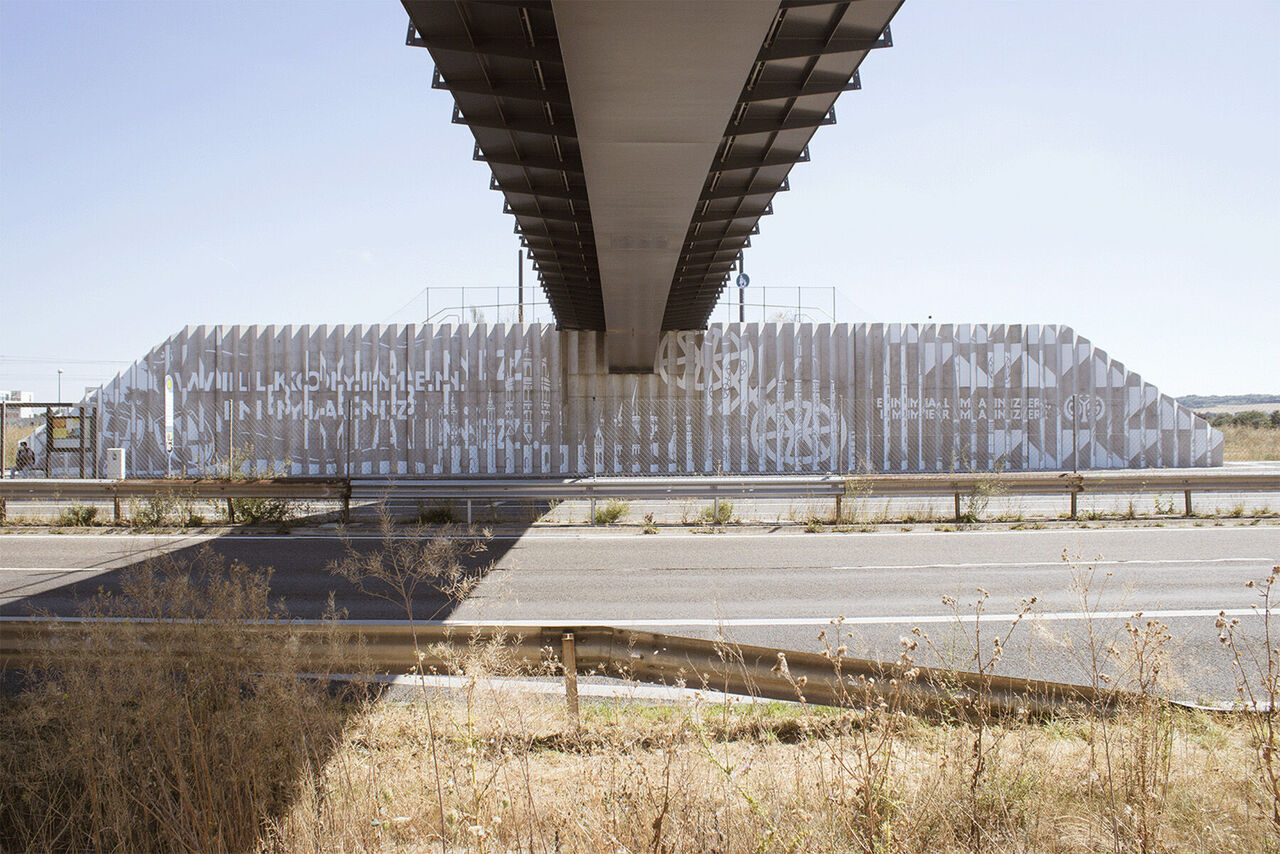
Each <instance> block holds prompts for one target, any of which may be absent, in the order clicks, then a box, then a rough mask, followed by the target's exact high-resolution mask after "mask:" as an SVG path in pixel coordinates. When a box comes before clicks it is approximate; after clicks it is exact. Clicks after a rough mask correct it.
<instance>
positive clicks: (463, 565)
mask: <svg viewBox="0 0 1280 854" xmlns="http://www.w3.org/2000/svg"><path fill="white" fill-rule="evenodd" d="M361 510H363V512H360V511H361ZM544 510H545V506H530V505H528V504H520V505H513V506H509V507H503V506H501V505H498V506H496V507H490V506H486V507H485V514H484V515H481V514H480V513H477V514H476V517H475V518H476V520H477V522H479V523H480V524H476V525H473V526H471V527H467V526H463V525H458V524H451V523H446V524H430V523H420V522H417V521H416V519H415V518H414V516H413V515H412V514H409V515H406V514H405V513H404V512H402V511H403V508H400V509H399V512H398V510H397V508H392V511H391V513H390V514H389V519H390V523H389V524H387V523H386V522H385V521H382V520H380V519H379V518H378V515H379V512H380V511H379V510H378V509H377V508H374V507H372V506H370V507H365V508H358V509H355V510H354V512H353V524H352V525H350V526H343V527H340V528H298V529H295V530H293V531H290V532H287V533H280V532H278V531H277V530H276V529H275V528H273V527H258V528H252V527H245V528H240V529H236V530H233V531H231V532H229V533H224V534H218V535H213V536H208V537H204V536H199V535H189V536H188V535H184V534H182V532H174V533H171V534H169V535H168V536H169V537H172V539H168V537H167V536H166V534H164V533H162V532H153V533H154V538H153V539H152V540H151V541H150V542H146V543H142V544H137V545H134V546H128V545H124V543H125V542H126V541H124V540H123V539H122V538H116V537H113V536H110V535H107V536H104V537H103V540H102V542H104V543H121V544H122V545H121V548H120V550H119V552H116V553H114V554H111V555H110V556H108V557H106V558H101V559H97V563H98V565H99V566H101V567H102V568H101V569H99V568H98V567H97V566H92V565H91V566H87V567H84V566H83V564H84V563H92V561H81V562H78V563H77V564H76V567H77V569H74V570H71V569H68V568H66V567H58V568H51V569H49V570H40V569H38V568H33V569H27V570H23V571H21V572H15V573H13V574H12V577H9V578H4V577H0V597H3V598H6V599H9V600H10V601H8V602H5V603H3V604H0V617H29V616H38V615H45V616H56V617H73V616H79V615H80V612H81V610H82V608H83V607H84V605H85V603H87V602H89V601H90V600H92V599H93V598H94V597H95V596H98V595H99V594H101V593H110V594H112V595H121V594H122V593H123V588H122V584H121V582H122V579H124V578H125V577H126V575H127V574H128V573H129V572H130V571H131V570H135V569H138V568H141V567H145V566H146V565H148V564H149V563H152V562H155V561H156V560H158V559H161V558H163V559H164V560H166V561H170V562H176V563H186V564H192V565H194V563H195V562H196V561H197V560H198V559H200V560H208V559H213V560H216V561H220V562H222V563H224V564H225V565H227V566H231V565H233V564H234V565H240V566H243V567H245V568H247V569H249V570H254V571H261V572H267V571H269V572H270V587H271V593H272V595H273V597H275V599H276V601H278V602H279V603H280V604H281V605H282V606H283V608H284V611H285V612H286V613H287V615H288V617H289V618H291V619H304V620H316V619H321V618H324V617H326V616H328V615H329V613H330V603H331V602H332V604H333V606H334V607H335V608H336V611H337V613H338V615H339V616H343V617H345V618H347V619H351V620H405V619H408V618H410V617H412V619H414V620H444V619H448V618H449V617H450V616H451V615H452V614H453V612H454V611H455V610H456V609H457V607H458V606H459V605H460V604H461V603H462V602H463V601H465V593H466V592H467V591H468V590H469V589H470V588H471V587H473V586H474V585H475V584H477V583H479V582H480V581H482V580H483V579H484V577H485V576H486V575H487V574H488V572H489V570H490V569H491V568H493V566H494V565H496V564H497V563H498V562H500V561H501V560H502V559H503V557H505V556H506V554H507V553H508V552H509V551H510V550H511V548H512V547H513V546H514V545H515V543H516V542H517V541H518V540H519V539H520V538H521V537H522V536H523V535H524V534H525V533H526V532H527V531H528V529H529V528H530V527H531V526H532V524H533V522H534V521H536V519H537V518H538V516H539V515H541V512H542V511H544ZM397 520H399V521H397ZM407 520H412V521H408V523H407V524H406V521H407ZM486 531H489V532H491V533H490V534H486ZM147 536H148V537H150V536H151V534H148V535H147ZM440 540H446V541H452V542H455V543H457V544H458V545H459V548H458V549H457V550H456V551H455V552H454V553H453V554H451V555H445V556H447V557H451V558H455V559H456V560H457V564H458V571H457V572H456V573H443V574H442V573H438V572H434V569H435V568H433V567H431V566H429V565H422V566H417V567H413V568H412V569H413V570H414V571H417V572H419V573H420V575H421V581H420V583H419V584H417V585H416V586H415V589H414V591H413V596H412V597H411V599H410V602H409V605H410V608H411V611H412V613H409V609H407V608H406V606H405V604H403V602H400V601H388V599H387V598H384V597H383V596H382V595H379V594H383V593H394V591H391V590H388V589H387V587H386V585H382V584H379V583H378V582H377V581H376V580H374V579H367V580H365V581H363V582H360V583H357V582H353V581H352V580H351V579H350V578H349V577H347V576H349V575H351V573H350V572H337V571H335V570H336V568H337V567H338V566H340V565H343V566H346V567H352V566H356V567H361V568H363V569H366V570H370V569H373V567H374V566H375V565H376V563H377V560H376V558H377V557H378V556H382V558H383V563H384V565H387V564H390V563H391V561H392V560H393V559H398V560H403V559H405V557H406V556H408V557H410V558H412V559H417V560H420V561H430V560H432V559H433V558H439V557H441V556H442V554H443V553H446V552H449V550H448V549H442V548H431V547H430V546H432V545H438V542H439V541H440ZM18 541H19V542H20V539H19V540H18ZM415 552H416V553H417V554H416V555H415V554H414V553H415ZM388 568H389V567H388ZM365 574H366V575H369V574H371V573H368V572H366V573H365ZM392 598H393V599H396V598H398V597H392Z"/></svg>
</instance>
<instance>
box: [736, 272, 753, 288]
mask: <svg viewBox="0 0 1280 854" xmlns="http://www.w3.org/2000/svg"><path fill="white" fill-rule="evenodd" d="M737 282H738V287H740V288H745V287H746V286H747V285H749V284H751V279H750V278H749V277H748V276H747V274H746V273H739V274H738V279H737Z"/></svg>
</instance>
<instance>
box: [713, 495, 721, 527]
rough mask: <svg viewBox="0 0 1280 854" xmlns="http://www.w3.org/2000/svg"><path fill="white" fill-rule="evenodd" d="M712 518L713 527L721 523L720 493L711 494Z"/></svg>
mask: <svg viewBox="0 0 1280 854" xmlns="http://www.w3.org/2000/svg"><path fill="white" fill-rule="evenodd" d="M711 520H712V521H711V527H713V528H714V527H715V526H717V525H719V524H720V496H719V495H712V496H711Z"/></svg>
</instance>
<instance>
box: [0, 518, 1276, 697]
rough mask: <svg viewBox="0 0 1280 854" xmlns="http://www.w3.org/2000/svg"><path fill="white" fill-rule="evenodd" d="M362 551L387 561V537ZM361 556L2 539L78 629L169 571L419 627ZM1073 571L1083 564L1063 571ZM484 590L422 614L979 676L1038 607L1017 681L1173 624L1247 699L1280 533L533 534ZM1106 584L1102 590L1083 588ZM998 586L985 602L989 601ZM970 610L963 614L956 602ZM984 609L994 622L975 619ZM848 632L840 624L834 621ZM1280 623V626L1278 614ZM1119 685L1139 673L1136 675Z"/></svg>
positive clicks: (4, 591)
mask: <svg viewBox="0 0 1280 854" xmlns="http://www.w3.org/2000/svg"><path fill="white" fill-rule="evenodd" d="M351 545H352V546H354V547H355V548H357V549H360V550H368V549H372V548H377V546H378V540H377V539H376V537H375V536H372V535H368V536H363V537H358V538H356V539H353V540H352V541H351ZM343 548H344V544H343V541H342V540H340V539H339V538H338V537H337V536H336V535H334V534H323V535H318V534H308V535H287V536H223V537H203V536H191V537H187V536H176V535H154V536H152V535H113V534H105V535H83V536H82V535H5V536H0V615H6V616H21V615H29V614H31V613H34V612H36V611H49V612H52V613H56V614H64V615H71V614H74V613H75V612H76V608H77V602H78V601H79V600H83V599H84V598H87V597H88V596H90V595H92V593H93V592H94V591H95V590H96V589H98V588H99V587H100V586H105V587H111V586H113V585H114V584H116V583H117V582H118V580H119V578H120V575H121V573H122V571H124V570H125V569H126V568H127V567H130V566H133V565H136V564H139V563H141V562H143V561H145V560H147V559H149V558H153V557H156V556H158V555H170V556H173V557H175V558H177V559H180V560H190V559H193V558H194V557H195V556H196V555H197V554H198V553H200V552H201V550H205V549H207V550H208V551H209V552H210V553H211V554H214V555H217V556H218V557H220V558H222V559H225V560H228V561H230V560H237V561H240V562H243V563H245V564H247V565H250V566H255V567H268V566H269V567H272V568H273V569H274V574H273V576H272V589H273V592H274V594H275V595H277V596H281V597H283V599H284V602H285V605H286V607H287V608H288V610H289V612H290V614H292V615H294V616H297V617H303V618H315V617H318V616H319V615H320V614H321V612H322V611H323V609H324V607H325V605H326V603H327V600H328V596H329V593H330V592H331V591H333V592H334V593H335V595H336V597H337V604H338V606H339V607H340V608H345V609H347V611H348V612H349V614H350V616H351V618H353V619H364V620H382V619H392V620H399V619H404V618H405V614H404V613H403V610H402V609H397V608H395V607H394V606H392V605H390V604H389V603H386V602H384V601H382V600H378V599H374V598H371V597H368V596H365V595H362V594H360V593H359V592H357V591H355V590H353V589H351V588H350V587H349V586H348V585H345V584H343V583H340V580H339V579H336V578H335V577H334V576H333V575H332V574H331V573H330V572H329V571H328V569H327V566H328V565H329V564H330V563H331V562H332V561H333V560H335V559H337V558H338V557H339V556H340V554H341V552H342V550H343ZM1064 555H1065V556H1066V558H1067V559H1064ZM480 564H483V565H478V571H480V572H483V578H482V580H481V581H480V582H479V584H478V585H477V586H476V587H475V588H474V590H473V591H472V592H471V594H470V596H468V597H467V598H466V599H465V600H464V601H462V602H461V603H455V602H451V601H450V600H449V599H448V598H447V597H445V596H443V595H440V594H439V593H438V592H426V593H424V594H422V595H421V596H420V597H419V600H418V602H417V603H416V605H415V610H416V612H417V613H416V614H415V617H416V618H419V619H421V618H439V619H447V620H450V621H455V622H473V621H496V622H502V623H506V624H510V625H512V626H513V627H517V628H518V627H519V626H520V625H521V624H523V623H548V622H550V623H557V622H560V623H568V624H573V623H577V624H585V623H602V624H612V625H622V626H629V627H636V628H643V629H646V630H649V631H657V632H665V633H669V634H683V635H694V636H704V637H715V636H721V635H723V636H726V637H728V638H730V639H732V640H735V641H737V642H740V643H749V644H759V645H765V646H773V647H781V648H788V649H805V650H814V649H817V648H819V645H820V643H821V642H820V641H819V633H821V632H823V631H824V630H825V631H826V632H827V637H828V638H831V637H833V636H834V635H835V634H836V632H837V631H838V632H839V633H840V635H841V637H840V641H839V643H842V644H844V645H845V646H847V649H848V654H850V655H855V656H865V657H875V658H896V657H897V656H898V654H899V651H900V639H901V638H903V637H914V635H913V629H919V630H920V631H921V632H923V633H925V634H927V635H928V636H929V643H925V644H922V646H921V648H920V649H918V650H917V651H916V653H915V655H916V657H917V660H918V661H920V662H921V663H930V664H933V663H950V664H953V665H956V666H961V667H965V668H966V669H971V667H972V662H971V659H972V657H973V654H974V648H975V641H974V638H975V634H976V633H977V632H980V633H981V634H980V638H979V640H978V646H977V648H978V649H980V650H981V652H982V654H983V655H984V656H986V655H989V654H990V648H991V647H990V640H991V638H993V637H994V636H995V635H996V634H997V633H999V634H1000V635H1002V636H1003V634H1004V633H1005V632H1007V631H1008V630H1009V627H1010V625H1011V624H1012V623H1013V620H1014V618H1015V616H1016V615H1017V614H1018V613H1019V612H1021V611H1022V610H1023V609H1024V608H1027V606H1026V605H1025V600H1028V599H1030V598H1031V597H1035V603H1034V605H1031V606H1029V608H1027V610H1026V616H1025V617H1024V618H1023V619H1022V620H1021V622H1020V623H1019V624H1018V625H1017V627H1016V628H1015V629H1014V630H1013V633H1012V635H1011V637H1010V642H1009V645H1008V648H1007V651H1006V653H1005V657H1004V660H1003V661H1002V663H1001V670H1002V671H1003V672H1009V673H1020V674H1027V675H1033V676H1037V677H1040V678H1049V679H1059V680H1065V681H1088V680H1089V679H1090V678H1091V676H1090V670H1091V668H1089V667H1087V666H1083V664H1082V662H1083V661H1084V660H1085V659H1087V658H1088V652H1087V646H1088V642H1089V637H1090V635H1091V634H1092V637H1093V638H1094V639H1095V640H1096V641H1097V642H1098V644H1099V646H1100V647H1102V648H1105V646H1106V645H1108V644H1112V643H1114V644H1115V645H1116V646H1117V647H1118V648H1120V649H1122V650H1124V649H1127V648H1128V646H1129V643H1130V642H1129V640H1128V637H1129V636H1128V635H1127V634H1126V633H1125V632H1124V630H1123V629H1124V624H1125V622H1126V620H1127V619H1128V618H1130V616H1131V615H1132V614H1133V613H1135V612H1137V611H1141V612H1143V615H1144V616H1143V618H1142V619H1141V620H1139V621H1138V623H1139V624H1140V625H1144V624H1145V622H1146V621H1147V620H1149V619H1155V620H1158V621H1160V622H1162V623H1164V624H1167V625H1168V626H1169V630H1170V634H1171V636H1172V637H1171V640H1170V642H1169V646H1168V651H1169V662H1168V666H1167V668H1166V672H1167V673H1168V674H1169V676H1170V677H1172V679H1173V680H1174V681H1173V683H1172V687H1173V689H1174V693H1176V694H1177V695H1178V696H1181V697H1184V698H1186V699H1192V700H1195V699H1205V700H1208V699H1219V700H1221V699H1227V698H1230V697H1231V696H1233V695H1234V682H1233V678H1232V676H1231V672H1230V670H1229V667H1228V659H1227V657H1226V655H1225V652H1224V651H1223V650H1222V649H1221V648H1220V644H1219V642H1218V632H1217V630H1216V629H1215V628H1214V619H1215V617H1216V616H1217V614H1218V613H1219V611H1223V610H1225V611H1227V612H1228V613H1229V614H1231V615H1238V616H1240V617H1241V619H1242V620H1243V621H1244V623H1245V626H1246V628H1256V627H1259V626H1260V625H1261V620H1260V618H1259V616H1257V615H1256V614H1253V613H1252V610H1251V609H1252V607H1253V606H1254V605H1256V604H1258V602H1259V599H1258V596H1257V591H1256V590H1251V589H1248V588H1246V587H1245V583H1246V582H1247V581H1249V580H1256V579H1261V578H1263V577H1265V576H1266V575H1267V573H1268V572H1269V570H1270V568H1271V567H1272V566H1274V565H1276V564H1280V526H1277V525H1268V524H1259V525H1236V526H1227V527H1202V528H1194V527H1180V528H1155V527H1152V528H1120V527H1115V528H1101V529H1059V530H1041V531H1035V530H1032V531H981V530H970V531H958V532H936V531H927V532H912V533H905V532H892V533H889V532H884V533H867V534H856V533H855V534H804V533H800V532H798V531H794V530H790V531H786V532H768V531H741V532H731V533H724V534H694V533H687V532H683V531H681V532H676V531H672V530H669V529H664V530H663V532H662V533H659V534H657V535H648V536H646V535H643V534H640V533H638V532H637V531H636V530H635V529H615V530H603V531H601V530H596V531H587V530H581V529H580V530H564V529H561V530H547V529H534V530H530V531H526V532H523V533H519V534H511V535H508V536H501V535H500V536H498V537H495V538H494V539H493V540H492V541H491V542H490V544H489V552H488V553H487V554H486V555H485V556H484V559H483V560H482V561H480ZM1082 585H1087V589H1082ZM980 590H985V591H986V597H987V598H985V600H984V599H983V594H981V593H980V592H979V591H980ZM952 599H953V600H954V604H953V603H952V601H951V600H952ZM980 600H981V601H982V607H983V614H982V617H981V621H980V622H978V621H977V620H975V613H976V608H977V603H978V602H979V601H980ZM841 617H843V621H842V622H841V623H840V625H839V626H838V627H836V626H834V625H832V623H831V621H832V620H834V619H837V618H841ZM1277 618H1280V614H1278V615H1277ZM1103 669H1104V670H1105V671H1106V672H1108V673H1109V674H1112V675H1119V674H1122V672H1123V668H1122V664H1121V663H1120V662H1111V661H1108V662H1107V663H1106V664H1104V666H1103Z"/></svg>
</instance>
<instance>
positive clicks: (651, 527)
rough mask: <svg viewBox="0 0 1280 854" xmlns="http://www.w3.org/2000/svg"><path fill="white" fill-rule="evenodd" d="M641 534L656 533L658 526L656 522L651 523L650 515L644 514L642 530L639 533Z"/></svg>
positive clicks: (651, 516)
mask: <svg viewBox="0 0 1280 854" xmlns="http://www.w3.org/2000/svg"><path fill="white" fill-rule="evenodd" d="M641 533H644V534H656V533H658V525H657V523H656V522H654V521H653V514H652V513H646V514H644V530H643V531H641Z"/></svg>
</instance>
